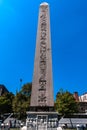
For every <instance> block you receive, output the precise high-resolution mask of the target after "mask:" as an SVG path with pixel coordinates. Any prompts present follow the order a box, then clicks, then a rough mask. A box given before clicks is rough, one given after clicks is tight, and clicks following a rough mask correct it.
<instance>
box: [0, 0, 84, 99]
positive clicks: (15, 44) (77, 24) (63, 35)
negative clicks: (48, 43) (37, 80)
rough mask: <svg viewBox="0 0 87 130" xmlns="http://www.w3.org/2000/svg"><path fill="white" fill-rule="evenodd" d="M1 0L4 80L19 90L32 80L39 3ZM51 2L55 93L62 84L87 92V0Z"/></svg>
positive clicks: (0, 80)
mask: <svg viewBox="0 0 87 130" xmlns="http://www.w3.org/2000/svg"><path fill="white" fill-rule="evenodd" d="M41 2H43V0H0V84H4V85H5V86H6V87H7V89H8V90H9V91H10V92H13V93H15V92H16V90H19V89H20V78H22V79H23V82H22V84H25V83H27V82H32V76H33V68H34V55H35V46H36V32H37V22H38V11H39V4H40V3H41ZM46 2H48V3H49V4H50V20H51V36H52V37H51V40H52V60H53V81H54V97H55V95H56V93H57V92H58V91H59V89H60V88H63V89H64V90H68V91H70V92H71V93H73V92H74V91H78V92H79V95H81V94H83V93H84V92H87V0H46Z"/></svg>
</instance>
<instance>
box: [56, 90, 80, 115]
mask: <svg viewBox="0 0 87 130" xmlns="http://www.w3.org/2000/svg"><path fill="white" fill-rule="evenodd" d="M55 109H56V111H58V112H59V113H60V114H61V115H62V116H67V115H71V114H73V113H76V112H78V104H77V102H76V101H75V99H74V97H73V95H72V94H71V93H70V92H68V91H65V92H64V91H63V90H62V89H61V90H60V91H59V92H58V93H57V95H56V101H55Z"/></svg>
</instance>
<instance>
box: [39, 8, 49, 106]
mask: <svg viewBox="0 0 87 130" xmlns="http://www.w3.org/2000/svg"><path fill="white" fill-rule="evenodd" d="M41 12H42V13H41V16H40V28H41V30H40V31H41V32H40V63H39V66H40V78H39V95H38V104H39V105H40V106H46V50H47V46H46V45H47V43H46V42H47V41H46V35H47V34H46V33H47V32H46V31H47V30H46V29H47V22H46V21H47V20H46V19H47V7H45V6H44V7H42V8H41Z"/></svg>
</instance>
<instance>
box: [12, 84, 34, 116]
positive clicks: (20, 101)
mask: <svg viewBox="0 0 87 130" xmlns="http://www.w3.org/2000/svg"><path fill="white" fill-rule="evenodd" d="M31 87H32V84H31V83H27V84H24V85H23V87H22V89H21V91H20V92H17V94H16V95H15V98H14V100H13V111H14V113H17V115H18V118H23V117H25V116H26V111H28V109H29V105H30V97H31Z"/></svg>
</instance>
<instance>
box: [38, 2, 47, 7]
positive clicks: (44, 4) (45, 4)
mask: <svg viewBox="0 0 87 130" xmlns="http://www.w3.org/2000/svg"><path fill="white" fill-rule="evenodd" d="M48 5H49V4H48V3H47V2H43V3H41V4H40V6H48Z"/></svg>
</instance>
